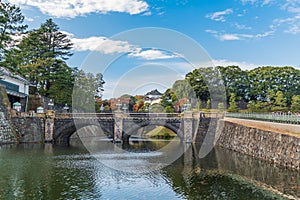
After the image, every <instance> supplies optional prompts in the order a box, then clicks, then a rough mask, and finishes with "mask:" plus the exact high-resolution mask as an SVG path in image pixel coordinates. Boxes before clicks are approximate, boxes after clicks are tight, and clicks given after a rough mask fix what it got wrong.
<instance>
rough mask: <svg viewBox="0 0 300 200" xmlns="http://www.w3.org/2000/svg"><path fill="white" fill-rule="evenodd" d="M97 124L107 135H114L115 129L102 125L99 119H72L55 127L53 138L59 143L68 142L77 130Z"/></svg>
mask: <svg viewBox="0 0 300 200" xmlns="http://www.w3.org/2000/svg"><path fill="white" fill-rule="evenodd" d="M91 125H93V126H97V127H100V128H101V130H103V132H104V134H105V135H107V136H111V137H112V136H113V131H110V130H108V129H107V128H106V127H103V126H101V124H100V123H99V122H98V121H97V120H78V121H75V122H74V120H70V121H68V122H65V123H64V124H63V125H61V126H59V125H56V126H58V127H57V128H54V131H53V139H54V142H55V143H58V144H68V143H69V139H70V137H71V135H72V134H74V133H75V132H76V131H77V130H79V129H81V128H84V127H87V126H91Z"/></svg>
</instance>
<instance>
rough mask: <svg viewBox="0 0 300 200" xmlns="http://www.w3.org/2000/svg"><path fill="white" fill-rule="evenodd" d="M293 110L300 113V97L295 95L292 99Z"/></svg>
mask: <svg viewBox="0 0 300 200" xmlns="http://www.w3.org/2000/svg"><path fill="white" fill-rule="evenodd" d="M291 109H292V110H293V111H300V95H294V96H293V97H292V105H291Z"/></svg>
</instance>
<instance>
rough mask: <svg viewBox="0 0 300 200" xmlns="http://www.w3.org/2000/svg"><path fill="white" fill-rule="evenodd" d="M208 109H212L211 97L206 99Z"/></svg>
mask: <svg viewBox="0 0 300 200" xmlns="http://www.w3.org/2000/svg"><path fill="white" fill-rule="evenodd" d="M206 109H211V102H210V99H208V100H207V101H206Z"/></svg>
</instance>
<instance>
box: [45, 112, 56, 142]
mask: <svg viewBox="0 0 300 200" xmlns="http://www.w3.org/2000/svg"><path fill="white" fill-rule="evenodd" d="M54 118H55V111H53V110H47V112H46V119H45V142H53V129H54Z"/></svg>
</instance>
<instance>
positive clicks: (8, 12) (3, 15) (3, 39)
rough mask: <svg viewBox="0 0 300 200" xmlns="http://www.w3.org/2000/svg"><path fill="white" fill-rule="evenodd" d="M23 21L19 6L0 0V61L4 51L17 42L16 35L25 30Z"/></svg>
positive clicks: (25, 26)
mask: <svg viewBox="0 0 300 200" xmlns="http://www.w3.org/2000/svg"><path fill="white" fill-rule="evenodd" d="M23 22H24V16H23V15H22V13H21V9H20V8H19V7H17V6H15V5H11V4H9V3H4V2H0V61H2V59H3V55H4V53H5V51H6V50H7V49H8V48H11V47H13V46H14V45H15V43H16V42H17V40H16V36H21V34H22V33H23V32H24V31H25V30H26V28H27V25H24V24H23Z"/></svg>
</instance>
